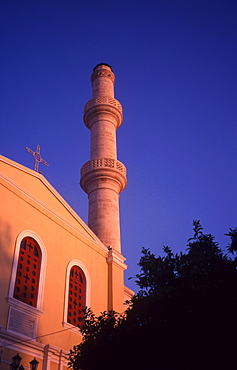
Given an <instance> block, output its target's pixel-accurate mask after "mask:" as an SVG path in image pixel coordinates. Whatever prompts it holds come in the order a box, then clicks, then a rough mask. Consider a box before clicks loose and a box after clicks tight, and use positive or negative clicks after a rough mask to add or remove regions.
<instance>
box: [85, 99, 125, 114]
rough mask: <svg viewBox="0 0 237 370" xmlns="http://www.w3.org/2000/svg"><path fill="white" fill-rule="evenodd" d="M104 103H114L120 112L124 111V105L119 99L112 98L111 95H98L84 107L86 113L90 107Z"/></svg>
mask: <svg viewBox="0 0 237 370" xmlns="http://www.w3.org/2000/svg"><path fill="white" fill-rule="evenodd" d="M103 104H106V105H112V106H113V107H115V108H117V109H118V110H119V112H121V113H122V105H121V104H120V103H119V101H118V100H117V99H114V98H110V97H109V96H98V97H95V98H93V99H91V100H89V101H88V102H87V103H86V105H85V107H84V113H86V111H87V110H88V109H90V108H91V107H93V106H95V105H103Z"/></svg>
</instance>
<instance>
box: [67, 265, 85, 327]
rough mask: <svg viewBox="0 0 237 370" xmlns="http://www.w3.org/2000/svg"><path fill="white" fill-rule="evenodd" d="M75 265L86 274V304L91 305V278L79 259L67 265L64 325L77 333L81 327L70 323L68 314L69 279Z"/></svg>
mask: <svg viewBox="0 0 237 370" xmlns="http://www.w3.org/2000/svg"><path fill="white" fill-rule="evenodd" d="M73 266H78V267H79V268H80V269H81V270H82V272H83V273H84V276H85V305H86V306H87V307H90V297H91V279H90V275H89V272H88V270H87V268H86V266H85V265H84V264H83V263H82V262H81V261H80V260H77V259H73V260H71V261H70V262H69V263H68V265H67V270H66V285H65V298H64V317H63V326H64V327H65V328H68V329H72V331H74V332H75V333H77V334H79V333H80V328H78V327H77V326H75V325H73V324H70V323H69V322H67V314H68V293H69V280H70V271H71V268H72V267H73Z"/></svg>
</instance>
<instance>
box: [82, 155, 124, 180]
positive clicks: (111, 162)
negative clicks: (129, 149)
mask: <svg viewBox="0 0 237 370" xmlns="http://www.w3.org/2000/svg"><path fill="white" fill-rule="evenodd" d="M98 168H101V169H103V168H113V169H115V170H117V171H119V172H121V174H123V175H124V176H125V177H126V167H125V166H124V164H123V163H122V162H120V161H117V160H116V159H112V158H96V159H92V160H90V161H88V162H86V163H85V164H84V165H83V166H82V168H81V176H83V175H84V174H85V173H87V172H88V171H91V170H93V169H98Z"/></svg>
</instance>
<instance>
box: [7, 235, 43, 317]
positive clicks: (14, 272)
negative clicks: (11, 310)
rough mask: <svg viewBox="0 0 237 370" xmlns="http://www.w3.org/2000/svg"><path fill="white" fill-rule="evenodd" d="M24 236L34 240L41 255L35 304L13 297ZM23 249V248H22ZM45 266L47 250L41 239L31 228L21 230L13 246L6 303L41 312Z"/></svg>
mask: <svg viewBox="0 0 237 370" xmlns="http://www.w3.org/2000/svg"><path fill="white" fill-rule="evenodd" d="M25 238H31V239H33V241H34V244H37V246H38V248H39V250H40V253H39V255H40V256H41V264H40V269H39V272H40V274H39V282H38V292H37V303H36V306H33V305H32V306H31V305H30V304H25V303H24V302H23V301H22V302H21V301H20V300H19V299H17V298H16V297H15V294H16V291H15V288H16V279H17V272H18V264H19V258H20V255H21V253H20V252H21V250H22V248H21V245H22V244H21V243H22V242H23V240H24V239H25ZM23 250H24V249H23ZM46 266H47V251H46V247H45V245H44V242H43V240H42V239H41V238H40V237H39V236H38V235H37V234H36V233H35V232H34V231H32V230H24V231H22V232H21V233H20V234H19V235H18V236H17V239H16V246H15V253H14V259H13V265H12V274H11V282H10V287H9V295H8V298H7V300H8V303H9V304H10V306H14V307H15V308H21V309H22V310H24V311H27V312H29V313H32V312H34V314H36V313H37V314H39V315H41V314H42V307H43V296H44V282H45V274H46ZM32 310H33V311H32Z"/></svg>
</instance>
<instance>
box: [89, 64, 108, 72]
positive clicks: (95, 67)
mask: <svg viewBox="0 0 237 370" xmlns="http://www.w3.org/2000/svg"><path fill="white" fill-rule="evenodd" d="M99 66H107V67H109V68H110V69H111V71H112V72H113V69H112V67H111V66H110V65H109V64H107V63H99V64H97V65H96V66H95V68H93V72H95V70H96V68H98V67H99Z"/></svg>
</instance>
